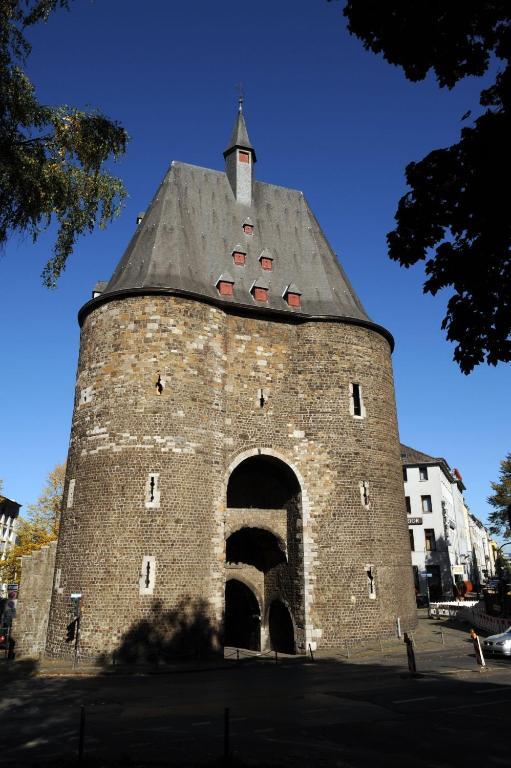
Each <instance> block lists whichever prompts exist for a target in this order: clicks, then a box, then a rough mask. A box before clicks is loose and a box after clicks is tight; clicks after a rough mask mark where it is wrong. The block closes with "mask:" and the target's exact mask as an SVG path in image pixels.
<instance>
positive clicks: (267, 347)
mask: <svg viewBox="0 0 511 768" xmlns="http://www.w3.org/2000/svg"><path fill="white" fill-rule="evenodd" d="M158 377H159V380H160V385H163V389H161V386H160V387H157V383H158ZM353 382H356V383H359V384H360V386H361V392H362V398H363V404H364V407H365V413H366V416H365V418H360V419H357V418H354V417H353V416H352V415H351V413H350V383H353ZM159 389H161V393H160V392H159ZM261 389H264V391H265V403H264V405H263V407H261V404H260V390H261ZM258 452H261V453H266V454H268V455H273V456H276V457H277V458H280V459H281V460H282V461H284V462H286V463H287V464H288V466H290V467H291V469H292V470H293V472H294V473H295V475H296V476H297V478H298V481H299V482H300V486H301V489H302V494H301V507H302V510H301V520H300V521H299V525H300V531H299V532H297V535H299V538H300V541H302V540H303V566H302V568H303V573H301V574H300V575H299V578H300V583H299V584H297V585H296V588H297V589H298V590H299V591H300V592H301V595H302V598H303V599H302V601H301V602H302V603H303V605H304V607H305V624H306V626H305V638H306V642H307V643H308V642H311V643H312V644H314V645H313V647H315V644H316V643H317V644H318V645H322V646H333V645H337V644H339V643H341V642H342V641H343V639H345V638H346V637H350V638H355V637H360V638H364V637H372V636H374V635H376V634H379V633H391V632H393V630H394V626H395V619H396V617H397V616H400V617H401V621H402V626H403V627H404V628H407V627H411V626H413V625H414V623H415V620H416V619H415V600H414V590H413V580H412V571H411V563H410V553H409V544H408V531H407V523H406V514H405V505H404V493H403V484H402V472H401V463H400V455H399V440H398V432H397V421H396V410H395V401H394V388H393V378H392V367H391V359H390V350H389V345H388V342H387V341H386V340H385V339H384V338H383V337H382V336H381V335H379V334H378V333H376V332H375V331H372V330H370V329H366V328H363V327H359V326H356V325H348V324H342V323H327V322H325V323H316V322H307V323H303V324H292V323H287V322H277V321H274V320H269V319H266V318H262V317H254V316H241V315H237V314H234V313H233V314H230V313H226V312H224V310H222V309H219V308H216V307H213V306H209V305H207V304H202V303H200V302H196V301H192V300H188V299H184V298H179V297H170V296H150V297H126V298H124V299H119V300H115V301H110V302H108V303H105V304H103V305H100V306H98V307H97V308H96V309H94V310H93V311H92V312H91V313H90V314H89V315H88V316H87V317H86V319H85V322H84V325H83V328H82V337H81V349H80V360H79V365H78V376H77V387H76V396H75V410H74V416H73V426H72V434H71V443H70V452H69V457H68V464H67V478H66V487H65V496H64V511H63V519H62V524H61V535H60V541H59V547H58V553H57V568H58V569H60V574H61V577H60V589H61V592H59V591H55V592H54V595H53V602H52V614H51V620H50V628H49V633H48V644H47V649H48V652H49V653H50V654H52V655H62V654H65V653H66V652H67V649H66V646H65V643H64V638H65V627H66V625H67V623H68V621H69V595H70V593H71V592H81V593H82V595H83V598H82V636H81V643H82V652H83V653H84V654H85V655H93V656H97V655H98V654H101V653H106V654H108V653H110V652H112V651H113V650H114V649H115V648H118V647H119V645H122V644H123V643H125V641H126V638H125V635H126V632H127V631H128V630H131V631H133V628H136V627H137V626H139V625H140V623H141V622H142V621H150V620H152V617H154V615H155V606H156V609H157V612H158V615H159V616H161V614H162V612H163V613H165V612H167V613H168V612H172V611H173V609H174V608H175V607H176V605H177V604H178V603H179V602H180V601H185V603H186V602H188V604H189V605H190V606H191V608H192V609H193V610H194V611H196V612H199V613H200V614H201V619H202V620H204V621H205V622H207V623H208V625H209V627H210V628H211V630H212V632H215V631H216V630H217V629H219V628H220V626H221V620H222V612H223V599H224V597H223V596H224V583H225V578H226V573H225V571H226V568H225V521H226V512H227V510H226V489H227V481H228V477H229V473H230V472H231V471H232V470H233V469H234V468H235V466H237V465H238V464H239V463H240V461H242V460H243V458H246V457H248V456H252V455H257V453H258ZM151 475H152V476H153V480H152V482H153V486H152V488H153V501H150V497H149V496H148V492H149V490H150V488H151V486H150V476H151ZM72 481H74V482H72ZM363 481H367V482H368V483H369V486H368V487H369V505H368V506H367V505H364V504H363V503H362V498H361V491H360V483H361V482H363ZM70 490H71V494H69V491H70ZM69 496H71V503H69V500H68V501H67V503H66V499H68V497H69ZM229 515H231V517H230V518H229V528H230V530H233V525H235V522H234V521H233V520H232V511H230V512H229ZM148 556H149V557H151V558H154V561H152V562H153V567H154V568H155V579H154V572H151V575H150V576H149V574H148V575H147V581H144V578H145V576H144V573H142V562H143V558H144V557H148ZM145 562H146V561H145V560H144V563H145ZM368 565H370V566H371V568H372V574H373V575H374V584H375V590H376V597H375V599H371V598H370V597H369V594H368V579H367V573H366V570H367V566H368ZM144 568H145V566H144ZM152 579H153V581H152Z"/></svg>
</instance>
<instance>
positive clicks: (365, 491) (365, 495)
mask: <svg viewBox="0 0 511 768" xmlns="http://www.w3.org/2000/svg"><path fill="white" fill-rule="evenodd" d="M360 497H361V499H362V506H363V507H365V508H366V509H369V507H370V506H371V502H370V499H369V483H368V482H367V480H362V481H361V483H360Z"/></svg>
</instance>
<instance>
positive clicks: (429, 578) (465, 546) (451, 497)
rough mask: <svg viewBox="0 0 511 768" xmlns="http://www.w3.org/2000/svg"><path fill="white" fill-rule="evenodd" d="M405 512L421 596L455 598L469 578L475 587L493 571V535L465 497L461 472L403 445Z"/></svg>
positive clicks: (440, 598)
mask: <svg viewBox="0 0 511 768" xmlns="http://www.w3.org/2000/svg"><path fill="white" fill-rule="evenodd" d="M401 461H402V464H403V482H404V490H405V500H406V514H407V518H408V528H409V535H410V549H411V555H412V566H413V572H414V582H415V589H416V593H417V595H421V596H422V597H423V598H427V599H429V600H431V601H433V602H434V601H438V600H443V599H449V600H451V599H453V598H455V597H457V596H459V595H460V594H462V593H463V592H464V589H465V586H466V583H467V582H471V583H472V584H473V585H474V587H475V588H476V589H479V587H480V585H481V583H484V581H486V579H487V578H488V577H489V576H491V575H493V573H494V564H493V559H492V555H491V546H490V538H489V536H488V532H487V531H486V529H485V527H484V525H483V524H482V523H481V522H480V521H479V520H477V518H474V516H473V515H471V514H470V513H469V511H468V509H467V507H466V505H465V502H464V499H463V491H464V490H465V486H464V484H463V480H462V478H461V475H460V473H459V472H458V470H456V469H454V470H452V469H451V468H450V467H449V465H448V464H447V462H446V461H445V459H443V458H435V457H433V456H429V455H428V454H425V453H422V452H421V451H417V450H416V449H414V448H410V447H409V446H406V445H403V444H401Z"/></svg>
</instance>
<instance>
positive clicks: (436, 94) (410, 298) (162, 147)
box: [0, 0, 511, 520]
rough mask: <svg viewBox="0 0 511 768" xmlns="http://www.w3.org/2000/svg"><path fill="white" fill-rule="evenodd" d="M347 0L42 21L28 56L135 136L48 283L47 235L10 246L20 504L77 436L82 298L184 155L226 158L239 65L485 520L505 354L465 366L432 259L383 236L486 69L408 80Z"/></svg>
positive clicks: (74, 11) (249, 108)
mask: <svg viewBox="0 0 511 768" xmlns="http://www.w3.org/2000/svg"><path fill="white" fill-rule="evenodd" d="M343 4H344V3H343V2H339V3H327V2H326V1H325V0H278V2H275V0H273V2H272V1H271V0H259V2H257V3H253V2H250V3H249V2H246V0H236V1H235V2H234V0H221V2H216V3H212V2H210V1H209V0H195V2H187V0H173V1H172V2H168V1H167V0H145V2H144V3H140V2H135V0H108V1H106V0H97V2H94V3H93V2H89V1H88V0H76V2H74V3H73V4H72V7H71V11H70V12H69V13H67V12H65V11H60V12H57V13H55V14H54V15H53V16H52V17H51V18H50V20H49V21H48V23H47V24H43V25H39V27H37V28H34V29H33V30H32V31H31V35H30V39H31V41H32V43H33V53H32V55H31V57H30V59H29V65H28V70H29V73H30V75H31V77H32V78H33V81H34V83H35V84H36V87H37V90H38V94H39V96H40V98H41V100H43V101H44V102H47V103H51V104H61V103H67V104H73V105H76V106H86V105H89V106H98V107H100V108H101V109H102V110H103V111H105V112H106V113H107V114H108V115H109V116H111V117H113V118H115V119H117V120H119V121H120V122H121V123H122V124H123V125H124V126H125V127H126V129H127V130H128V132H129V134H130V136H131V141H130V144H129V147H128V152H127V155H126V156H125V157H124V158H123V159H122V161H121V162H119V163H118V164H117V165H116V166H115V171H116V173H117V174H118V175H120V176H121V177H122V178H123V180H124V182H125V184H126V186H127V188H128V191H129V198H128V200H127V202H126V206H125V209H124V211H123V213H122V215H121V216H120V217H119V218H118V219H117V220H116V221H115V223H114V224H113V225H111V226H110V227H109V228H108V229H107V230H106V231H104V232H97V233H95V234H93V235H92V236H88V237H86V238H83V239H81V240H80V241H79V243H78V245H77V247H76V250H75V253H74V255H73V256H72V258H71V260H70V262H69V265H68V268H67V270H66V272H65V274H64V275H63V277H62V279H61V281H60V284H59V287H58V289H57V290H56V291H48V290H47V289H45V288H43V287H42V284H41V281H40V273H41V270H42V268H43V266H44V263H45V261H46V259H47V258H48V256H49V253H50V249H51V243H52V240H51V237H50V236H49V235H47V236H44V237H42V238H41V239H40V240H39V241H38V243H36V244H35V245H33V244H32V243H31V242H30V241H29V240H28V239H16V240H12V241H11V242H10V243H9V244H8V246H7V248H6V251H5V254H4V255H3V257H2V258H0V285H1V286H2V299H1V302H0V351H1V359H2V376H1V377H0V398H1V399H0V402H1V423H2V438H3V439H2V443H1V447H0V478H3V480H4V492H5V493H6V494H7V495H8V496H10V497H11V498H16V499H18V500H19V501H20V502H21V503H22V504H23V505H24V506H26V505H27V504H30V503H31V502H33V501H34V500H35V499H36V497H37V496H38V494H39V492H40V490H41V488H42V486H43V484H44V481H45V478H46V475H47V473H48V471H49V470H50V469H52V467H53V466H54V465H55V464H56V463H57V462H59V461H62V460H63V459H64V458H65V456H66V453H67V445H68V440H69V430H70V423H71V411H72V404H73V390H74V379H75V373H76V363H77V357H78V344H79V329H78V324H77V321H76V314H77V311H78V309H79V308H80V306H81V305H82V304H84V303H85V301H87V300H88V299H89V298H90V295H91V290H92V287H93V285H94V283H95V281H96V280H99V279H108V278H109V276H110V275H111V273H112V271H113V269H114V267H115V265H116V263H117V261H118V260H119V258H120V257H121V255H122V253H123V251H124V249H125V247H126V245H127V243H128V241H129V239H130V237H131V234H132V233H133V231H134V228H135V219H136V215H137V213H138V211H141V210H144V209H145V208H146V207H147V205H148V203H149V201H150V199H151V197H152V196H153V194H154V193H155V191H156V188H157V186H158V184H159V182H160V180H161V178H162V176H163V175H164V173H165V171H166V169H167V167H168V165H169V164H170V162H171V161H172V160H174V159H175V160H182V161H185V162H189V163H195V164H197V165H202V166H206V167H209V168H217V169H222V167H223V157H222V150H223V149H224V148H225V146H226V143H227V140H228V138H229V135H230V132H231V128H232V124H233V121H234V117H235V110H236V99H237V89H236V85H237V84H238V83H239V82H242V83H243V88H244V91H245V115H246V119H247V124H248V129H249V134H250V138H251V140H252V143H253V144H254V146H255V147H256V150H257V158H258V163H257V167H256V172H257V176H258V178H259V179H261V180H263V181H269V182H272V183H275V184H281V185H283V186H289V187H295V188H298V189H301V190H303V192H304V194H305V196H306V197H307V198H308V200H309V203H310V204H311V205H312V208H313V210H314V212H315V214H316V216H317V217H318V219H319V221H320V223H321V225H322V227H323V229H324V231H325V233H326V235H327V237H328V238H329V240H330V242H331V243H332V246H333V247H334V250H335V251H336V252H337V253H338V254H339V257H340V260H341V262H342V264H343V266H344V268H345V269H346V271H347V272H348V275H349V276H350V279H351V281H352V283H353V285H354V287H355V289H356V291H357V292H358V294H359V296H360V298H361V300H362V302H363V303H364V305H365V307H366V309H367V311H368V313H369V315H370V316H371V317H372V318H373V319H374V320H375V321H376V322H378V323H380V324H382V325H384V326H386V327H387V328H388V329H389V330H390V331H391V332H392V333H393V334H394V337H395V339H396V350H395V352H394V357H393V361H394V372H395V382H396V396H397V404H398V415H399V425H400V433H401V440H402V441H403V442H404V443H407V444H409V445H412V446H413V447H415V448H418V449H419V450H422V451H425V452H426V453H431V454H433V455H441V456H444V457H445V458H446V459H447V461H448V462H449V463H450V464H451V466H453V467H458V468H459V469H460V471H461V473H462V475H463V478H464V481H465V483H466V485H467V492H466V499H467V501H468V504H469V506H470V508H471V510H472V511H473V512H474V513H475V514H476V515H477V516H479V517H480V518H481V519H482V520H485V519H486V515H487V513H488V511H489V509H490V508H489V507H488V505H487V503H486V497H487V495H488V493H489V491H490V487H489V483H490V481H491V480H494V479H496V478H497V476H498V469H499V461H500V460H501V459H502V458H503V457H504V455H505V454H506V453H507V452H508V451H509V450H511V446H510V443H509V434H510V418H509V392H510V391H511V387H510V384H511V382H510V367H509V366H503V365H500V366H498V367H497V368H488V367H486V366H484V367H479V368H478V369H476V371H475V372H474V373H472V374H471V375H470V376H468V377H467V376H464V375H463V374H461V373H460V371H459V369H458V367H457V366H456V365H455V363H453V362H452V348H451V346H450V345H449V344H447V342H446V341H445V339H444V336H443V332H442V331H441V330H440V323H441V320H442V317H443V314H444V307H445V303H446V301H447V298H448V293H445V292H444V293H443V294H442V295H439V296H437V297H436V298H432V297H431V296H424V295H423V294H422V287H421V286H422V280H423V272H422V268H421V267H416V268H413V269H411V270H404V269H402V268H400V267H399V266H397V265H396V264H395V263H393V262H391V261H390V260H389V259H388V257H387V255H386V243H385V235H386V233H387V232H388V231H389V230H390V229H392V227H393V215H394V212H395V208H396V204H397V201H398V199H399V197H400V196H401V195H402V194H403V192H404V191H405V182H404V167H405V165H406V164H407V162H409V161H411V160H419V159H421V158H422V157H423V156H424V155H425V154H426V153H427V152H428V151H429V150H431V149H433V148H436V147H440V146H446V145H448V144H450V143H453V142H455V141H456V140H457V138H458V135H459V130H460V127H461V122H460V118H461V116H462V115H463V114H464V113H465V111H466V110H467V109H472V110H475V111H477V107H478V94H479V91H480V88H481V81H478V80H475V79H468V80H465V81H464V82H462V83H460V84H459V85H458V86H457V87H456V88H455V89H454V90H453V91H446V90H440V89H438V87H437V86H436V84H435V82H434V81H433V79H428V80H427V81H426V82H424V83H420V84H413V83H409V82H407V81H406V80H405V78H404V76H403V75H402V73H401V71H400V70H399V69H397V68H394V67H391V66H390V65H388V64H387V63H386V62H384V61H383V59H381V58H379V57H377V56H374V55H373V54H370V53H367V52H366V51H364V49H363V48H362V45H361V43H360V42H359V41H358V40H357V39H356V38H351V37H350V36H349V35H348V33H347V31H346V28H345V23H344V20H343V17H342V13H341V11H342V7H343Z"/></svg>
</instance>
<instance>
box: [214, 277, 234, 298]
mask: <svg viewBox="0 0 511 768" xmlns="http://www.w3.org/2000/svg"><path fill="white" fill-rule="evenodd" d="M216 288H217V290H218V293H219V294H220V296H232V294H233V288H234V280H233V279H232V277H231V276H230V274H229V273H228V272H224V273H223V274H222V275H220V277H219V278H218V280H217V281H216Z"/></svg>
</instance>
